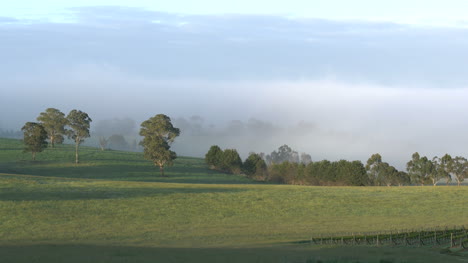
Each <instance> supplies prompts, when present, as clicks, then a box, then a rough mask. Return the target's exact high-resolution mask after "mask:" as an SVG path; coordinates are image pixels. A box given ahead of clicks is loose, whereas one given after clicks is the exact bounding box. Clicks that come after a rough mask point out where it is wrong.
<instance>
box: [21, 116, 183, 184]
mask: <svg viewBox="0 0 468 263" xmlns="http://www.w3.org/2000/svg"><path fill="white" fill-rule="evenodd" d="M37 120H38V122H27V123H26V124H25V125H24V126H23V128H22V129H21V130H22V131H23V142H24V145H25V148H24V151H25V152H31V153H32V158H33V160H35V159H36V154H37V153H39V152H42V151H43V150H44V149H45V148H46V147H47V146H48V145H50V146H51V147H55V144H61V143H63V141H64V138H65V136H67V137H68V138H70V139H71V140H73V141H74V142H75V153H76V155H75V156H76V159H75V162H76V163H78V162H79V159H78V149H79V145H80V144H81V143H83V142H84V139H85V138H88V137H90V133H89V129H90V124H91V122H92V120H91V118H90V117H89V116H88V114H87V113H85V112H82V111H79V110H72V111H70V113H69V114H68V115H67V116H65V114H64V113H62V112H61V111H60V110H58V109H54V108H48V109H46V111H45V112H41V113H40V115H39V117H37ZM179 134H180V130H179V129H178V128H175V127H174V126H173V125H172V123H171V119H170V118H169V117H168V116H166V115H164V114H158V115H156V116H154V117H152V118H150V119H148V120H146V121H144V122H143V123H142V124H141V129H140V136H143V140H142V141H141V142H140V145H141V146H143V153H144V157H145V158H146V159H148V160H151V161H152V162H153V163H154V164H155V165H156V166H158V167H159V169H160V171H161V175H162V176H164V167H165V166H168V165H172V163H173V160H174V159H176V158H177V154H176V153H175V152H173V151H171V150H170V147H171V144H172V143H173V142H174V140H175V138H176V137H177V136H179ZM122 139H123V136H118V135H115V136H110V137H109V139H106V140H108V141H111V142H113V141H116V142H120V143H123V142H125V140H124V139H123V140H122Z"/></svg>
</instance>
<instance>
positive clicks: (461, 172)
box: [449, 156, 468, 186]
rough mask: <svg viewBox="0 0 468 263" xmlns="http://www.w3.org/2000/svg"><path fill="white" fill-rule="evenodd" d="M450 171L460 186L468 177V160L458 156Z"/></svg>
mask: <svg viewBox="0 0 468 263" xmlns="http://www.w3.org/2000/svg"><path fill="white" fill-rule="evenodd" d="M449 171H450V172H451V173H452V174H453V175H454V176H455V179H456V180H457V184H458V186H460V185H461V183H462V182H463V181H464V180H465V178H466V177H468V161H467V160H466V158H464V157H461V156H457V157H455V158H453V159H452V161H451V162H450V164H449Z"/></svg>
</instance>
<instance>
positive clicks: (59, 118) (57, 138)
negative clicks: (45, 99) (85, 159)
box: [37, 108, 67, 148]
mask: <svg viewBox="0 0 468 263" xmlns="http://www.w3.org/2000/svg"><path fill="white" fill-rule="evenodd" d="M37 121H39V123H40V124H41V125H42V126H43V127H44V129H45V130H46V132H47V136H48V137H49V141H50V145H51V146H52V148H54V147H55V144H56V143H62V142H63V139H64V138H63V136H64V135H65V125H66V124H67V119H66V118H65V114H64V113H63V112H61V111H60V110H58V109H54V108H48V109H46V110H45V111H44V112H41V113H40V114H39V117H37Z"/></svg>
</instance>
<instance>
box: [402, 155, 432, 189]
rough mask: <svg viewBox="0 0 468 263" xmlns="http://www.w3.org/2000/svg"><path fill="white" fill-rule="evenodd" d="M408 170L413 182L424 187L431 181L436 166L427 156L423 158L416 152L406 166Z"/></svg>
mask: <svg viewBox="0 0 468 263" xmlns="http://www.w3.org/2000/svg"><path fill="white" fill-rule="evenodd" d="M406 169H407V170H408V174H409V175H410V177H411V181H413V182H414V183H418V184H421V185H424V184H425V183H427V182H428V180H430V176H431V175H432V174H434V170H435V167H434V164H433V163H432V161H431V160H429V159H428V158H427V157H426V156H423V157H421V156H420V155H419V153H417V152H415V153H414V154H413V155H412V158H411V161H409V162H408V163H407V164H406Z"/></svg>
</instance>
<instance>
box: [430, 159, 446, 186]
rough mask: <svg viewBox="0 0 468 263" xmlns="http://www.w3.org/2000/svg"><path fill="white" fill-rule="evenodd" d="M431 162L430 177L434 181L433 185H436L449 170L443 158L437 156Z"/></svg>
mask: <svg viewBox="0 0 468 263" xmlns="http://www.w3.org/2000/svg"><path fill="white" fill-rule="evenodd" d="M431 162H432V167H431V169H430V171H429V173H428V179H430V180H431V181H432V185H433V186H436V185H437V183H438V182H439V180H440V179H442V178H444V177H445V178H446V177H447V171H446V169H445V166H444V162H443V161H442V158H439V157H437V156H435V157H434V158H432V161H431Z"/></svg>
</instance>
